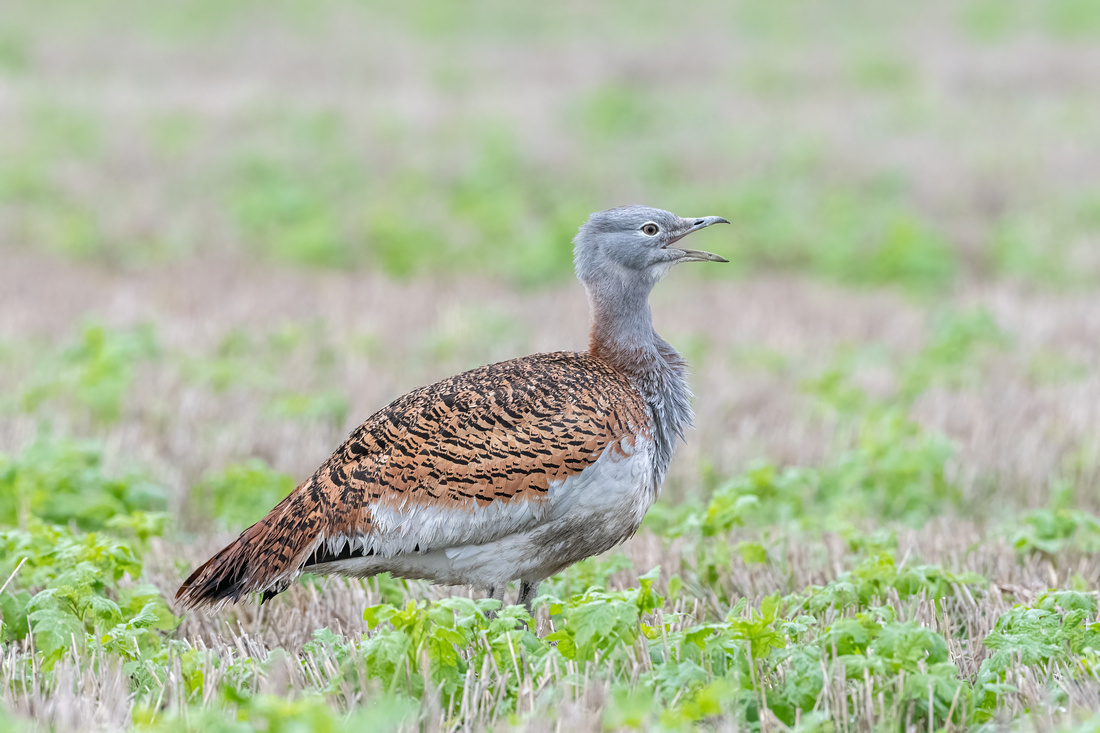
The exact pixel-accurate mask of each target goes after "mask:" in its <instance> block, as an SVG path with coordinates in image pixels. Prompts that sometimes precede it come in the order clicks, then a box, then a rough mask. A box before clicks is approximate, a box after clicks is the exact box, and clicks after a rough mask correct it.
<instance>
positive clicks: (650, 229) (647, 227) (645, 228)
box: [642, 221, 661, 237]
mask: <svg viewBox="0 0 1100 733" xmlns="http://www.w3.org/2000/svg"><path fill="white" fill-rule="evenodd" d="M659 231H661V227H659V226H657V225H656V224H654V223H653V222H651V221H647V222H646V223H645V224H642V232H643V233H644V234H646V235H648V236H650V237H655V236H657V232H659Z"/></svg>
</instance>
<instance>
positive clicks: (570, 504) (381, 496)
mask: <svg viewBox="0 0 1100 733" xmlns="http://www.w3.org/2000/svg"><path fill="white" fill-rule="evenodd" d="M719 221H721V222H724V221H725V220H724V219H720V218H719V217H707V218H705V219H696V220H685V219H681V218H680V217H677V216H675V215H673V214H670V213H668V212H665V211H661V210H659V209H650V208H647V207H640V206H633V207H624V208H621V209H612V210H610V211H606V212H601V213H599V214H593V215H592V217H591V218H590V219H589V221H588V222H587V223H586V224H585V225H584V226H583V227H582V228H581V230H580V233H579V234H578V235H577V238H576V239H575V240H574V241H575V242H576V253H577V271H578V276H579V277H580V279H581V280H582V282H584V284H585V286H586V288H587V291H588V294H589V298H590V300H591V302H592V309H593V326H592V343H591V345H590V349H589V351H588V352H586V353H572V352H556V353H549V354H536V355H533V356H528V357H523V358H519V359H513V360H510V361H505V362H501V363H498V364H492V365H489V366H484V367H481V368H478V369H474V370H471V371H468V372H465V373H463V374H459V375H457V376H454V377H451V378H449V379H445V380H443V381H440V382H437V383H435V384H433V385H430V386H427V387H422V388H420V389H417V390H413V391H412V392H410V393H408V394H406V395H405V396H403V397H401V398H399V399H397V400H396V401H394V402H393V403H391V404H390V405H389V406H388V407H386V408H384V409H382V410H380V411H378V412H376V413H375V414H374V415H372V416H371V417H369V418H368V419H367V420H366V421H365V422H364V423H363V424H362V425H360V426H359V427H358V428H357V429H356V430H354V431H353V432H352V434H351V435H350V436H349V437H348V439H347V440H346V441H345V442H344V444H343V445H342V446H341V447H340V448H339V449H338V450H337V451H336V452H335V453H333V455H332V456H331V457H330V458H329V459H328V460H327V461H325V462H324V463H323V464H322V465H321V466H320V468H318V469H317V471H316V472H315V473H314V474H313V476H312V477H310V478H309V479H308V480H307V481H305V482H304V483H302V484H301V485H300V486H299V487H298V488H297V489H295V491H294V492H292V493H291V494H290V495H289V496H288V497H287V498H286V499H284V500H283V501H282V502H281V503H279V504H278V505H277V506H276V507H275V508H274V509H272V510H271V512H270V513H268V515H267V516H266V517H264V518H263V519H261V520H260V521H259V522H257V523H256V524H254V525H252V526H251V527H249V528H248V529H246V530H245V531H244V532H243V533H241V535H240V536H239V537H238V538H237V539H236V540H234V541H233V542H232V543H230V544H229V545H228V546H227V547H226V548H224V549H223V550H221V551H220V552H219V553H218V554H216V555H215V556H214V557H213V558H211V559H210V560H208V561H207V562H206V563H204V564H203V565H202V566H200V567H199V568H198V569H196V570H195V571H194V572H193V573H192V574H191V575H190V577H188V578H187V580H186V581H184V583H183V584H182V585H181V586H180V589H179V591H178V592H177V594H176V598H177V600H179V601H180V602H182V603H183V604H184V605H187V606H195V605H200V604H218V603H221V602H225V601H230V602H233V601H237V600H239V599H240V598H241V597H242V596H244V595H247V594H249V593H254V592H255V593H261V594H262V596H263V598H264V599H267V598H270V597H271V596H273V595H275V594H277V593H279V592H281V591H283V590H285V589H286V588H287V587H288V586H289V584H290V583H291V582H292V581H293V579H294V578H295V577H296V576H297V575H298V573H300V572H302V571H314V572H331V573H340V574H347V575H356V576H369V575H373V574H376V573H379V572H383V571H388V572H391V573H394V574H396V575H400V576H405V577H418V578H427V579H429V580H433V581H436V582H441V583H447V584H462V583H468V584H473V585H480V586H484V587H487V588H488V589H489V592H490V595H492V596H494V597H498V598H499V597H502V596H503V592H504V587H505V585H506V584H507V583H508V582H509V581H511V580H518V581H520V583H521V587H520V598H519V600H520V602H522V603H525V604H527V606H528V608H529V609H530V603H531V600H532V598H533V596H534V594H535V592H536V590H537V587H538V583H539V582H540V581H541V580H542V579H544V578H546V577H548V576H549V575H552V574H553V573H555V572H558V571H559V570H561V569H562V568H564V567H567V566H568V565H570V564H572V563H573V562H576V561H577V560H580V559H582V558H584V557H588V556H590V555H593V554H596V553H599V552H603V551H605V550H607V549H609V548H610V547H612V546H614V545H615V544H617V543H618V542H621V541H622V540H624V539H626V538H627V537H629V536H630V535H631V534H633V532H634V531H635V530H636V529H637V527H638V525H639V523H640V522H641V519H642V516H643V515H644V514H645V511H646V509H648V507H649V506H650V504H652V502H653V501H654V500H655V498H656V495H657V492H658V491H659V489H660V484H661V481H662V480H663V477H664V472H665V469H666V468H667V466H668V461H669V460H670V459H671V455H672V450H673V447H674V441H675V439H676V438H677V437H678V436H680V435H681V434H682V431H683V428H684V427H685V426H686V425H687V424H688V423H689V422H690V419H691V412H690V407H689V405H688V397H689V393H688V391H687V386H686V383H685V381H684V374H683V372H684V364H683V361H682V360H681V359H680V358H679V355H678V354H676V352H675V351H674V350H673V349H672V347H671V346H669V345H668V344H667V343H665V342H664V341H663V340H661V339H660V337H659V336H657V334H656V333H655V332H654V331H653V329H652V322H651V320H650V314H649V305H648V294H649V290H650V289H651V288H652V286H653V284H654V283H656V281H657V280H658V279H659V278H660V277H661V276H662V275H663V274H664V273H665V272H667V270H668V269H669V268H670V267H671V266H672V265H673V264H676V263H677V262H682V261H693V260H706V259H709V260H717V261H722V260H721V258H719V257H717V256H716V255H710V254H708V253H703V252H696V251H693V250H683V249H678V248H673V247H672V246H671V245H672V244H674V243H675V242H677V241H678V240H679V239H680V238H682V237H683V236H685V235H686V234H687V233H690V232H692V231H696V230H698V229H701V228H703V227H705V226H709V225H710V224H713V223H716V222H719ZM653 227H657V228H658V234H659V236H655V235H653V234H650V233H649V232H650V231H651V230H652V228H653Z"/></svg>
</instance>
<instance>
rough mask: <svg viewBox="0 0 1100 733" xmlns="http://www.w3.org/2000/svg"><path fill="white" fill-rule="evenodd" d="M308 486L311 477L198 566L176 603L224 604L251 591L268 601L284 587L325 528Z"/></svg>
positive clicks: (286, 586)
mask: <svg viewBox="0 0 1100 733" xmlns="http://www.w3.org/2000/svg"><path fill="white" fill-rule="evenodd" d="M309 485H310V482H308V481H307V482H306V483H305V484H303V485H302V486H299V487H298V488H297V489H296V490H295V491H294V492H293V493H291V494H290V495H289V496H288V497H286V498H285V499H283V501H282V502H280V503H279V505H278V506H276V507H275V508H274V509H272V510H271V511H270V512H269V513H268V515H267V516H266V517H264V518H263V519H261V520H260V521H258V522H256V523H255V524H253V525H252V526H251V527H249V528H248V529H246V530H245V531H244V532H242V533H241V535H240V537H238V538H237V539H235V540H233V541H232V542H230V543H229V544H228V545H227V546H226V547H224V548H223V549H222V550H221V551H220V552H218V553H217V554H216V555H214V557H212V558H210V559H209V560H207V561H206V562H205V563H203V564H202V565H200V566H199V567H198V568H196V570H195V572H193V573H191V575H190V576H188V578H187V580H185V581H183V585H181V586H180V588H179V590H178V591H176V601H177V602H179V603H180V604H182V605H183V606H185V607H188V608H194V607H196V606H204V605H209V606H220V605H221V604H223V603H236V602H237V601H239V600H240V599H241V598H242V597H244V596H247V595H248V594H250V593H262V594H263V598H262V601H266V600H268V599H269V598H271V597H273V596H275V595H277V594H279V593H282V592H283V591H284V590H286V589H287V588H288V587H289V586H290V583H291V582H292V581H293V580H294V578H295V577H296V576H297V575H298V573H299V572H300V570H301V567H302V565H303V564H304V563H305V561H306V558H308V556H309V554H310V553H311V552H313V550H314V549H315V548H316V547H317V545H318V543H319V542H320V541H321V538H322V534H323V532H324V527H323V519H324V517H323V513H322V512H320V511H318V507H317V506H316V501H315V499H316V497H311V496H310V492H309V491H308V488H309ZM262 601H261V602H262Z"/></svg>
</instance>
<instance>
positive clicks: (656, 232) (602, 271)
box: [573, 206, 729, 289]
mask: <svg viewBox="0 0 1100 733" xmlns="http://www.w3.org/2000/svg"><path fill="white" fill-rule="evenodd" d="M711 224H729V222H728V221H726V220H725V219H723V218H722V217H720V216H703V217H697V218H692V219H684V218H681V217H679V216H676V215H675V214H673V213H671V212H668V211H664V210H662V209H654V208H652V207H649V206H621V207H619V208H617V209H608V210H607V211H600V212H598V213H596V214H592V216H590V217H588V221H586V222H585V223H584V224H582V225H581V228H580V231H578V232H577V236H576V237H574V238H573V244H574V250H573V259H574V262H575V264H576V268H577V277H578V278H579V279H580V281H581V282H582V283H584V284H585V286H586V287H588V288H590V289H591V288H600V289H602V288H603V287H607V286H608V285H611V284H617V285H626V286H629V285H630V284H632V283H639V282H641V283H645V284H648V286H649V287H652V286H653V285H654V284H655V283H656V282H657V281H658V280H660V279H661V278H662V277H664V276H665V274H666V273H667V272H668V271H669V270H670V269H671V268H672V266H673V265H678V264H679V263H681V262H728V260H726V259H725V258H724V257H719V256H718V255H716V254H711V253H710V252H703V251H700V250H696V249H685V248H684V247H683V246H681V242H680V240H682V239H683V238H684V237H686V236H687V235H689V234H691V233H692V232H697V231H699V230H700V229H704V228H706V227H709V226H710V225H711Z"/></svg>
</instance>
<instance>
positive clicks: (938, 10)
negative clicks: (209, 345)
mask: <svg viewBox="0 0 1100 733" xmlns="http://www.w3.org/2000/svg"><path fill="white" fill-rule="evenodd" d="M1098 39H1100V6H1098V5H1097V4H1096V3H1095V2H1090V1H1089V0H1055V1H1054V2H1043V1H1040V0H1036V1H1034V2H1032V1H1029V0H1014V1H1012V2H1004V1H1002V0H969V1H965V2H955V1H951V2H945V1H944V2H931V3H921V4H912V3H900V2H871V1H869V0H842V1H840V2H832V3H827V4H825V3H816V2H809V1H799V0H790V1H787V2H780V3H776V2H767V1H765V0H744V1H741V2H698V3H690V4H672V3H656V2H633V3H623V2H610V3H566V4H561V5H554V6H548V5H545V4H537V3H509V2H495V1H492V0H483V1H480V2H474V3H462V4H447V3H432V2H414V3H403V4H391V3H377V2H351V1H350V0H324V1H322V2H286V1H283V0H280V1H278V2H215V1H214V0H209V1H199V2H184V3H141V2H135V1H133V0H129V1H128V0H119V1H117V2H116V1H113V0H95V1H94V2H79V3H78V2H53V1H51V2H42V3H15V2H7V3H5V7H4V9H3V21H2V23H0V83H2V85H3V87H2V88H3V90H4V91H3V97H2V103H0V161H3V163H2V165H0V247H2V248H3V250H2V251H5V252H10V251H11V250H29V251H35V252H46V253H50V254H52V255H56V256H59V257H64V258H79V259H81V260H85V261H90V262H95V263H102V264H106V265H108V266H111V267H124V268H133V267H140V266H142V265H146V264H149V263H160V262H164V261H174V260H179V259H181V258H237V259H240V260H247V261H252V260H256V259H259V260H264V261H270V262H275V263H282V264H286V265H290V266H306V267H316V268H336V269H340V270H344V269H347V268H364V269H370V270H372V271H381V272H384V273H386V274H388V275H390V276H392V277H395V278H407V277H411V276H414V275H418V274H423V273H444V274H446V273H453V272H456V271H468V272H474V273H483V274H488V275H490V276H491V277H493V278H499V279H502V280H504V281H507V282H510V283H517V284H521V285H524V286H537V285H543V284H546V283H554V282H556V281H560V280H562V279H564V278H568V277H569V272H570V255H571V253H570V248H569V246H568V241H569V239H570V238H571V236H572V235H573V233H574V232H575V230H576V227H577V225H578V224H579V223H580V222H581V221H583V219H584V218H585V217H586V216H587V214H588V213H589V212H591V211H593V210H598V209H602V208H608V207H610V206H613V205H619V204H624V203H634V202H644V203H647V204H651V205H654V206H660V207H664V208H668V209H671V210H674V211H677V212H679V213H682V214H684V215H698V214H709V213H716V214H721V215H724V216H726V217H727V218H729V219H731V220H732V221H733V222H734V223H735V226H734V234H733V236H732V239H733V241H735V242H736V247H733V248H731V252H730V253H729V256H730V257H731V259H733V260H734V262H735V263H736V264H737V267H735V268H726V269H725V271H724V272H723V273H721V274H719V273H718V272H717V271H714V272H708V275H712V276H720V275H729V274H730V273H732V272H736V273H739V274H744V273H746V272H754V271H759V270H760V269H768V270H776V269H778V270H795V271H800V272H808V273H812V274H813V275H815V276H821V277H823V278H827V279H829V280H834V281H841V282H845V283H857V284H880V283H897V284H900V285H902V286H904V287H905V288H907V289H912V290H918V291H929V290H931V291H937V290H939V291H942V290H943V289H947V288H950V287H952V286H953V285H956V284H957V283H958V282H959V281H960V280H966V281H969V280H988V279H995V278H1011V279H1019V280H1023V281H1027V282H1029V283H1038V284H1039V285H1041V286H1044V287H1045V286H1051V287H1080V286H1088V285H1094V284H1095V283H1096V282H1097V279H1098V278H1100V254H1098V250H1100V245H1098V233H1100V183H1098V180H1100V178H1098V177H1097V176H1096V175H1095V173H1096V171H1097V170H1098V169H1100V144H1098V143H1100V140H1098V138H1100V104H1097V102H1096V100H1097V95H1098V93H1100V71H1098V70H1097V68H1098V66H1100V64H1098V63H1096V54H1095V45H1096V43H1097V41H1098Z"/></svg>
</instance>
